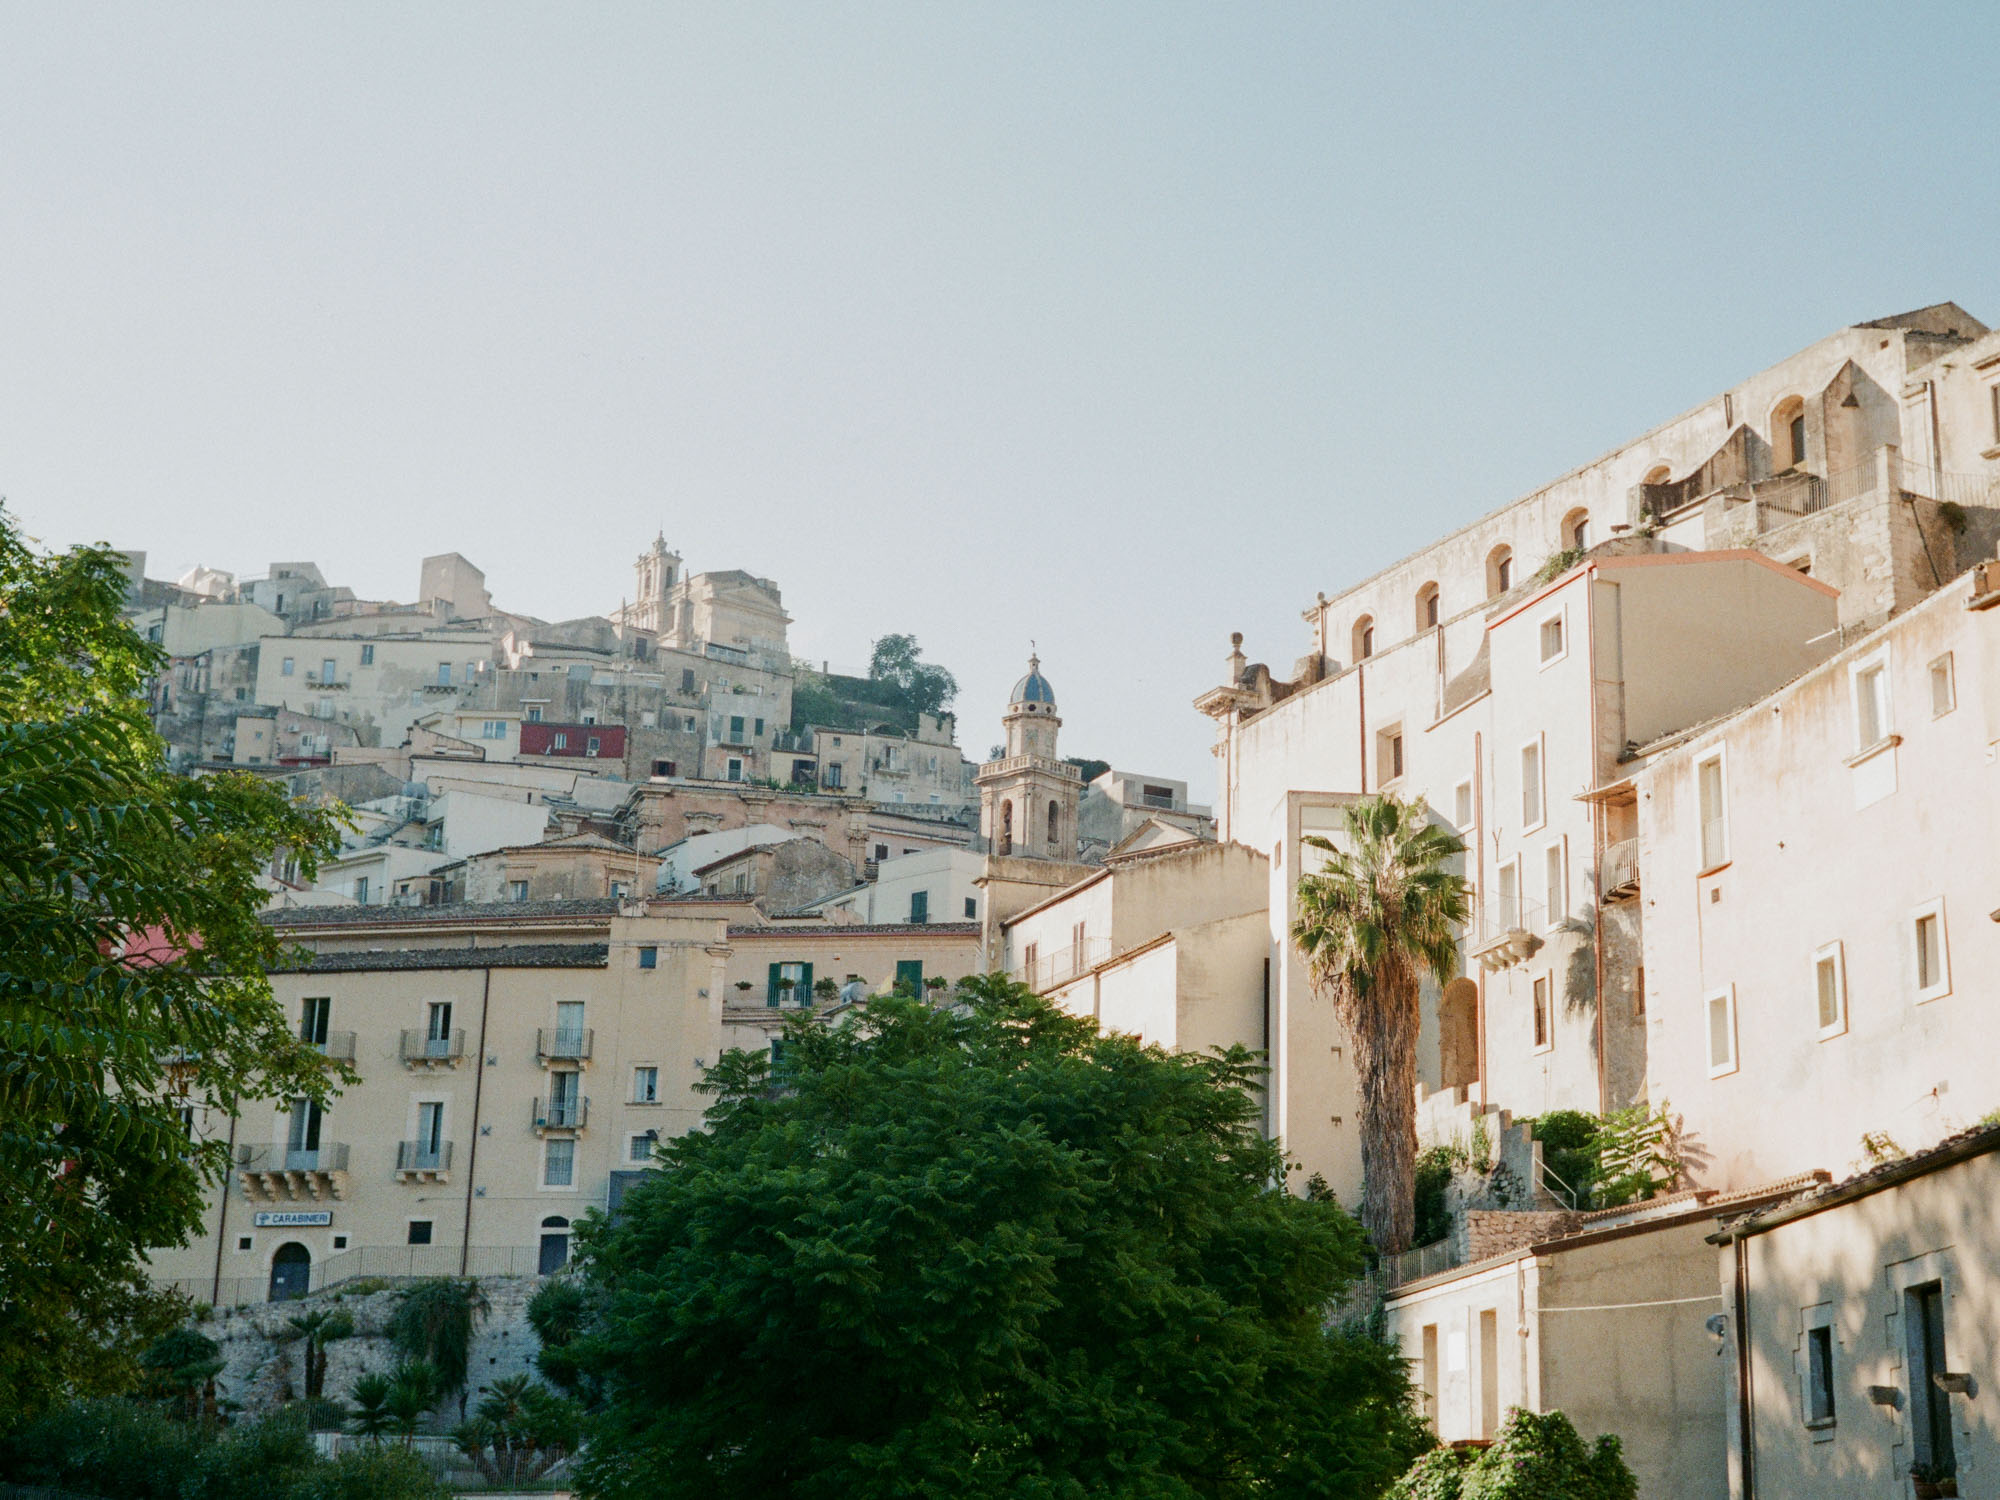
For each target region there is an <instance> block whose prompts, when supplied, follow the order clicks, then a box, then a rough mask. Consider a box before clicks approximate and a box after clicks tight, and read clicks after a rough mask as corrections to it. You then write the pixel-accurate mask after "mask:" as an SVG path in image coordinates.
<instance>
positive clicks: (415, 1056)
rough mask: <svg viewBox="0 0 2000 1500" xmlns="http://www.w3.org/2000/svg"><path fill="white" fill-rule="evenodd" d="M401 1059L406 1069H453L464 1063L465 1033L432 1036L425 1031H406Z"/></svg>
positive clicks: (454, 1032) (455, 1032) (457, 1032)
mask: <svg viewBox="0 0 2000 1500" xmlns="http://www.w3.org/2000/svg"><path fill="white" fill-rule="evenodd" d="M402 1058H403V1066H404V1067H406V1068H455V1067H457V1066H458V1065H459V1064H460V1063H461V1062H463V1061H465V1033H464V1031H462V1030H460V1031H453V1032H451V1033H449V1034H448V1035H446V1036H432V1035H431V1034H430V1033H429V1032H427V1031H406V1032H404V1033H403V1045H402Z"/></svg>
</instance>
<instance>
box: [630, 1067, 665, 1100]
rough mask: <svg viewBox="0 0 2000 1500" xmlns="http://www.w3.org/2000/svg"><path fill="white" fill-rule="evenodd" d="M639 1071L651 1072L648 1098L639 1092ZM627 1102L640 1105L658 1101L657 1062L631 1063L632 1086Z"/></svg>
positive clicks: (658, 1076) (658, 1079) (658, 1078)
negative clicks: (650, 1090) (651, 1078)
mask: <svg viewBox="0 0 2000 1500" xmlns="http://www.w3.org/2000/svg"><path fill="white" fill-rule="evenodd" d="M641 1073H651V1074H652V1075H653V1080H652V1082H653V1087H652V1094H651V1097H650V1098H648V1097H645V1096H642V1095H641V1094H640V1092H639V1075H640V1074H641ZM628 1102H629V1103H632V1104H636V1105H640V1106H649V1105H655V1104H658V1103H659V1102H660V1065H659V1064H658V1063H634V1064H632V1087H631V1090H630V1099H629V1101H628Z"/></svg>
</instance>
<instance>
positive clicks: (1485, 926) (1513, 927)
mask: <svg viewBox="0 0 2000 1500" xmlns="http://www.w3.org/2000/svg"><path fill="white" fill-rule="evenodd" d="M1541 925H1542V908H1541V906H1540V905H1539V904H1537V903H1536V902H1533V901H1523V900H1521V899H1520V898H1519V897H1511V898H1510V897H1508V896H1505V895H1499V896H1495V897H1494V898H1493V899H1492V900H1491V901H1488V902H1482V903H1481V906H1480V911H1479V922H1478V925H1477V926H1476V927H1475V928H1474V929H1473V931H1472V933H1471V938H1472V945H1471V948H1472V951H1471V956H1472V957H1473V958H1476V959H1478V960H1479V966H1480V967H1481V968H1482V969H1485V970H1487V971H1488V972H1489V973H1490V972H1492V971H1493V970H1495V969H1511V968H1512V967H1513V966H1514V965H1515V964H1518V963H1525V962H1526V961H1527V960H1528V959H1530V958H1532V957H1534V956H1535V954H1536V953H1537V952H1538V951H1539V950H1540V949H1541V946H1542V939H1541V937H1540V936H1539V935H1538V933H1537V931H1536V929H1538V928H1539V927H1541Z"/></svg>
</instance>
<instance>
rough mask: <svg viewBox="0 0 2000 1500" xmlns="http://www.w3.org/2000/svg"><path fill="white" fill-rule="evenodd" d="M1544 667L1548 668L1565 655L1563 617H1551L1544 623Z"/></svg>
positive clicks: (1542, 642)
mask: <svg viewBox="0 0 2000 1500" xmlns="http://www.w3.org/2000/svg"><path fill="white" fill-rule="evenodd" d="M1541 644H1542V665H1543V666H1547V665H1548V664H1549V663H1550V662H1552V661H1554V660H1556V659H1557V658H1558V657H1560V656H1561V655H1562V654H1563V617H1562V616H1561V615H1550V616H1549V617H1548V618H1547V619H1546V620H1544V621H1542V640H1541Z"/></svg>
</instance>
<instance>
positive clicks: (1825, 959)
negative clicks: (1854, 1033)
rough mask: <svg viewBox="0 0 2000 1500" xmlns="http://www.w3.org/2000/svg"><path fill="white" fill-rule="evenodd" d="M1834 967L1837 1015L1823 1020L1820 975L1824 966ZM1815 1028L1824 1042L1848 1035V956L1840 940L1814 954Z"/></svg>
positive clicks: (1819, 948)
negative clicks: (1829, 1019) (1831, 1018)
mask: <svg viewBox="0 0 2000 1500" xmlns="http://www.w3.org/2000/svg"><path fill="white" fill-rule="evenodd" d="M1826 964H1831V965H1832V966H1833V993H1834V1001H1835V1011H1836V1014H1835V1016H1834V1019H1833V1020H1831V1021H1827V1020H1823V1019H1822V1018H1821V1007H1820V994H1819V974H1820V969H1821V967H1822V966H1824V965H1826ZM1812 1017H1813V1028H1814V1030H1815V1032H1816V1033H1817V1035H1818V1037H1819V1039H1820V1040H1821V1041H1822V1042H1827V1041H1831V1040H1833V1038H1835V1037H1837V1036H1845V1035H1846V1034H1847V1025H1848V1021H1847V954H1846V952H1845V950H1844V949H1843V947H1842V945H1841V942H1840V940H1839V939H1837V938H1836V939H1835V940H1834V941H1833V942H1830V943H1823V944H1821V945H1820V946H1819V947H1817V948H1815V949H1813V952H1812Z"/></svg>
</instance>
